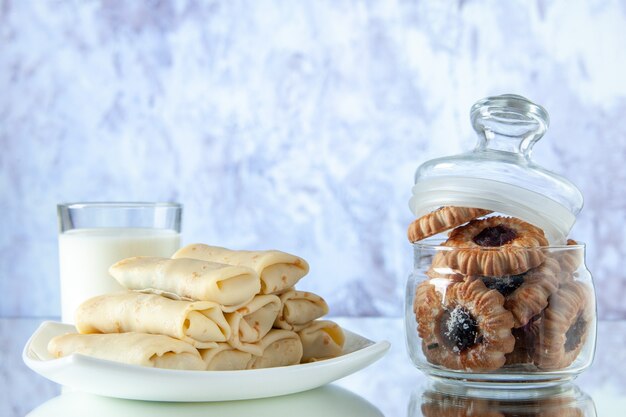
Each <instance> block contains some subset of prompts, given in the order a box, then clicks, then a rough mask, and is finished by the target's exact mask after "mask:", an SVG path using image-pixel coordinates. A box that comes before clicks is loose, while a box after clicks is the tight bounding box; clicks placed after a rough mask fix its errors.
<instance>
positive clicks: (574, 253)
mask: <svg viewBox="0 0 626 417" xmlns="http://www.w3.org/2000/svg"><path fill="white" fill-rule="evenodd" d="M584 251H585V250H584V247H583V246H582V245H580V244H579V243H578V242H576V241H575V240H573V239H567V246H566V247H563V248H558V249H554V251H553V252H552V254H551V257H552V258H554V259H556V260H557V261H558V263H559V265H560V267H561V280H563V281H572V280H573V279H574V273H575V272H576V271H577V270H578V268H579V267H580V265H582V263H583V258H584V255H585V252H584Z"/></svg>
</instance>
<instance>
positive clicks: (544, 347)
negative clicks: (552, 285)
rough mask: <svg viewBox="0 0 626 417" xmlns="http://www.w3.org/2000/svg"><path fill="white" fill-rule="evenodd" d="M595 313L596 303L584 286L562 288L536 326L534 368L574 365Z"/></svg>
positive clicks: (572, 285) (568, 284)
mask: <svg viewBox="0 0 626 417" xmlns="http://www.w3.org/2000/svg"><path fill="white" fill-rule="evenodd" d="M593 311H594V299H593V296H592V295H591V290H590V289H589V288H588V287H587V286H586V285H585V284H583V283H580V282H577V281H571V282H566V283H564V284H562V285H561V287H560V288H559V290H558V291H557V292H556V293H555V294H554V295H552V296H551V297H550V299H549V300H548V307H547V308H546V309H545V310H544V311H543V313H542V314H541V318H540V319H539V320H538V321H537V322H535V323H534V324H533V333H534V335H535V343H534V353H533V361H534V363H535V365H537V367H539V368H541V369H562V368H566V367H567V366H569V365H570V364H571V363H572V362H574V360H575V359H576V358H577V357H578V354H579V353H580V351H581V349H582V348H583V346H584V345H585V341H586V340H587V336H588V335H589V331H590V328H591V327H592V326H593Z"/></svg>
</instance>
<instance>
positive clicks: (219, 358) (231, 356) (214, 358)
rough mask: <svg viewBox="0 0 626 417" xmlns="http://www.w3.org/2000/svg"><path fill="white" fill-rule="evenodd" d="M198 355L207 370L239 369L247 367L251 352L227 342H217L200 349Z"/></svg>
mask: <svg viewBox="0 0 626 417" xmlns="http://www.w3.org/2000/svg"><path fill="white" fill-rule="evenodd" d="M199 352H200V356H202V360H203V361H204V363H205V364H206V369H207V370H209V371H240V370H242V369H247V368H248V364H249V363H250V360H251V359H252V354H251V353H248V352H242V351H240V350H238V349H235V348H234V347H232V346H231V345H229V344H228V343H218V344H217V347H214V348H210V349H200V350H199Z"/></svg>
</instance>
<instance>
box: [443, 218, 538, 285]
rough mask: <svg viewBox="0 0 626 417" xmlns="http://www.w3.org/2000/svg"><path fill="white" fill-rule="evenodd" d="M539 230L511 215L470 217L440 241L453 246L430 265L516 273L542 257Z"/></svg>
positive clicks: (485, 272) (470, 271) (495, 273)
mask: <svg viewBox="0 0 626 417" xmlns="http://www.w3.org/2000/svg"><path fill="white" fill-rule="evenodd" d="M547 244H548V240H547V239H546V237H545V235H544V233H543V231H542V230H541V229H539V228H537V227H535V226H533V225H531V224H529V223H526V222H524V221H522V220H520V219H517V218H514V217H501V216H495V217H489V218H486V219H480V220H472V221H471V222H469V223H468V224H466V225H465V226H461V227H457V228H456V229H454V230H453V231H452V232H451V233H450V236H449V238H448V240H447V241H446V242H445V243H444V244H443V246H447V247H451V248H453V249H452V250H450V251H446V252H444V251H442V252H440V253H438V254H437V256H435V259H433V267H436V266H438V267H441V266H446V267H448V268H451V269H453V270H456V271H458V272H460V273H462V274H464V275H481V276H503V275H516V274H521V273H524V272H526V271H528V270H529V269H531V268H535V267H537V266H539V265H540V264H541V263H542V262H543V260H544V259H545V257H546V256H545V254H544V253H543V251H542V249H541V247H542V246H546V245H547Z"/></svg>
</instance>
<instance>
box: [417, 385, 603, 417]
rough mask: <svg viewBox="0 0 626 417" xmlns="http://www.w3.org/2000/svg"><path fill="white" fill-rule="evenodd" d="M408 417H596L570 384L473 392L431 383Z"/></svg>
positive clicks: (586, 399)
mask: <svg viewBox="0 0 626 417" xmlns="http://www.w3.org/2000/svg"><path fill="white" fill-rule="evenodd" d="M408 416H409V417H420V416H423V417H505V416H546V417H548V416H560V417H561V416H566V417H596V409H595V405H594V403H593V400H592V399H591V397H590V396H589V395H587V394H585V393H584V392H582V391H581V390H580V389H579V388H578V387H577V386H575V385H573V384H567V385H562V386H558V387H552V388H545V389H537V390H520V391H511V390H498V389H490V390H487V389H482V390H481V389H472V388H466V387H461V386H458V385H449V384H445V383H440V382H430V383H428V384H426V385H425V386H424V387H422V388H420V389H418V390H416V391H414V392H413V394H412V395H411V400H410V401H409V410H408Z"/></svg>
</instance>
